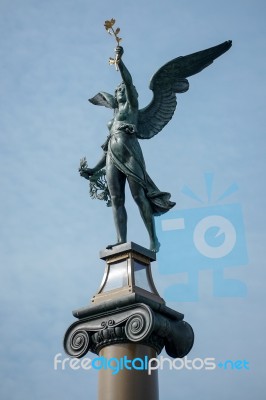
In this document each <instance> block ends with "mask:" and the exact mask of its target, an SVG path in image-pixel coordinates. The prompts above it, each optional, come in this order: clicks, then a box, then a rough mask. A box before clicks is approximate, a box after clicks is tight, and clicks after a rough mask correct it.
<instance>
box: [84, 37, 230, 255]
mask: <svg viewBox="0 0 266 400" xmlns="http://www.w3.org/2000/svg"><path fill="white" fill-rule="evenodd" d="M231 45H232V42H231V41H227V42H224V43H222V44H220V45H218V46H214V47H212V48H209V49H207V50H203V51H199V52H197V53H193V54H190V55H187V56H185V57H178V58H175V59H174V60H172V61H170V62H168V63H167V64H165V65H164V66H162V67H161V68H160V69H159V70H158V71H157V72H156V73H155V74H154V76H153V77H152V79H151V82H150V89H151V90H152V91H153V99H152V101H151V103H150V104H149V105H148V106H147V107H145V108H143V109H141V110H139V106H138V93H137V91H136V88H135V86H134V85H133V81H132V77H131V75H130V73H129V71H128V69H127V68H126V66H125V64H124V62H123V61H122V55H123V52H124V51H123V48H122V47H121V46H117V47H116V49H115V52H116V63H117V65H118V69H119V71H120V74H121V78H122V83H121V84H120V85H119V86H118V87H117V88H116V90H115V94H114V96H113V95H111V94H109V93H105V92H100V93H98V94H97V95H96V96H94V97H93V98H92V99H90V102H91V103H93V104H95V105H103V106H106V107H108V108H111V109H113V110H114V114H113V118H112V119H111V120H110V121H109V123H108V129H109V136H108V138H107V140H106V142H105V143H104V145H103V146H102V148H103V155H102V157H101V159H100V161H99V162H98V163H97V165H96V166H95V167H94V168H88V167H87V165H85V164H83V165H81V167H80V169H79V171H80V175H81V176H82V177H84V178H86V179H89V180H90V179H92V177H93V175H95V174H97V172H98V171H100V170H101V169H103V168H105V170H106V181H107V186H108V190H109V192H110V197H111V205H112V209H113V216H114V222H115V228H116V233H117V241H116V243H114V244H112V245H109V246H107V248H112V247H113V246H116V245H119V244H121V243H125V242H126V241H127V212H126V209H125V184H126V181H127V182H128V185H129V188H130V191H131V194H132V196H133V198H134V200H135V202H136V203H137V205H138V208H139V211H140V215H141V217H142V219H143V222H144V224H145V227H146V229H147V231H148V235H149V239H150V249H151V250H152V251H154V252H157V251H159V247H160V244H159V241H158V238H157V235H156V231H155V223H154V216H156V215H161V214H163V213H165V212H167V211H169V210H170V209H171V208H172V207H173V206H174V205H175V203H174V202H172V201H171V200H170V197H171V195H170V193H168V192H162V191H160V190H159V189H158V187H157V186H156V185H155V183H154V182H153V181H152V179H151V178H150V176H149V175H148V173H147V171H146V167H145V161H144V158H143V154H142V151H141V147H140V145H139V142H138V139H150V138H152V137H153V136H154V135H156V134H157V133H159V132H160V131H161V130H162V129H163V127H164V126H165V125H166V124H167V123H168V122H169V121H170V119H171V118H172V116H173V114H174V111H175V109H176V93H183V92H186V91H187V90H188V88H189V83H188V81H187V79H186V78H188V77H189V76H191V75H194V74H197V73H198V72H200V71H201V70H203V69H204V68H206V67H207V66H209V65H210V64H211V63H212V62H213V60H215V59H216V58H217V57H219V56H220V55H222V54H223V53H225V52H226V51H227V50H228V49H229V48H230V47H231Z"/></svg>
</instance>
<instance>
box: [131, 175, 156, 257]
mask: <svg viewBox="0 0 266 400" xmlns="http://www.w3.org/2000/svg"><path fill="white" fill-rule="evenodd" d="M128 183H129V187H130V190H131V194H132V196H133V199H134V200H135V202H136V203H137V205H138V207H139V211H140V215H141V217H142V219H143V222H144V224H145V227H146V229H147V231H148V234H149V238H150V249H151V250H152V251H155V252H157V251H159V248H160V243H159V241H158V238H157V236H156V231H155V223H154V216H153V213H152V208H151V205H150V202H149V200H148V198H147V197H146V194H145V191H144V189H143V187H142V186H141V185H140V184H139V183H137V182H136V181H135V180H134V179H133V178H131V177H128Z"/></svg>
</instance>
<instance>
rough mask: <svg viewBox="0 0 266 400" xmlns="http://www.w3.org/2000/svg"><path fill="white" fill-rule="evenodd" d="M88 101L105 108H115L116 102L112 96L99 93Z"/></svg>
mask: <svg viewBox="0 0 266 400" xmlns="http://www.w3.org/2000/svg"><path fill="white" fill-rule="evenodd" d="M89 101H90V102H91V103H92V104H94V105H96V106H104V107H107V108H113V109H114V108H117V101H116V99H115V97H114V96H113V95H112V94H109V93H106V92H99V93H97V94H96V95H95V96H94V97H92V98H91V99H89Z"/></svg>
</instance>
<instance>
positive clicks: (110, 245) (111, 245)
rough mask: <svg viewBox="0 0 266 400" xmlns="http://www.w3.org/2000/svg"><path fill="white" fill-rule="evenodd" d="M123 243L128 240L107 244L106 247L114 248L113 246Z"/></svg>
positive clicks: (108, 248)
mask: <svg viewBox="0 0 266 400" xmlns="http://www.w3.org/2000/svg"><path fill="white" fill-rule="evenodd" d="M122 243H126V242H122V241H121V242H117V243H114V244H108V246H106V249H107V250H112V248H113V247H115V246H119V245H120V244H122Z"/></svg>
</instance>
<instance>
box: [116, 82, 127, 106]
mask: <svg viewBox="0 0 266 400" xmlns="http://www.w3.org/2000/svg"><path fill="white" fill-rule="evenodd" d="M115 98H116V100H117V102H118V103H125V102H126V100H127V95H126V85H125V84H124V82H122V83H120V85H118V86H117V88H116V89H115Z"/></svg>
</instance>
